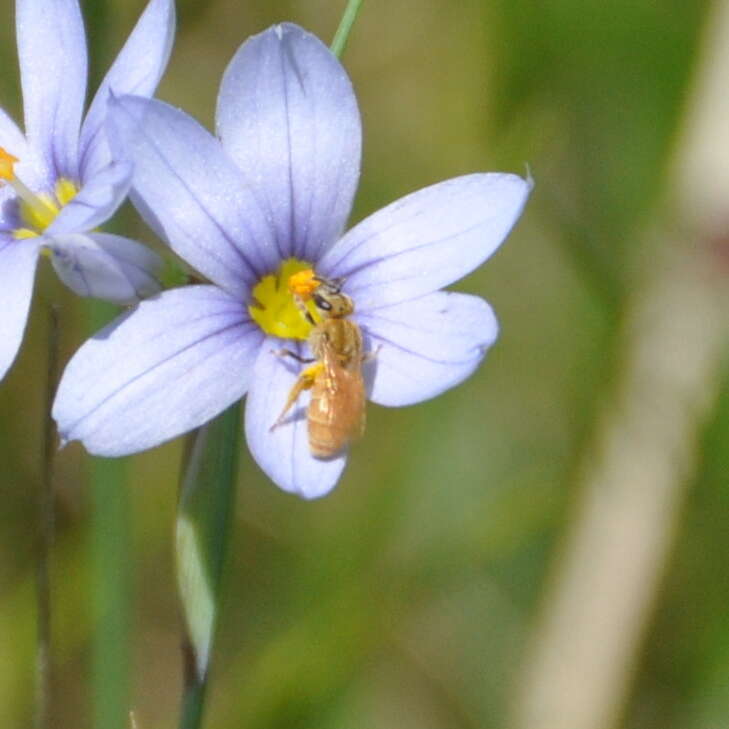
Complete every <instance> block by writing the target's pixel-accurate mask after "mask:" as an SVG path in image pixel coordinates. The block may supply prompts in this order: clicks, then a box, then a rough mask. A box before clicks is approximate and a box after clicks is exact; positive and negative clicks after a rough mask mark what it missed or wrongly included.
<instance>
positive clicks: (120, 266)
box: [44, 233, 162, 305]
mask: <svg viewBox="0 0 729 729" xmlns="http://www.w3.org/2000/svg"><path fill="white" fill-rule="evenodd" d="M44 242H45V244H46V246H47V247H48V249H49V250H50V251H51V254H52V259H51V260H52V262H53V267H54V268H55V269H56V273H57V274H58V276H59V278H60V279H61V280H62V281H63V283H65V284H66V286H68V287H69V288H70V289H71V290H72V291H74V292H75V293H77V294H78V295H79V296H92V297H94V298H96V299H104V300H105V301H111V302H112V303H115V304H122V305H123V304H134V303H136V302H137V301H138V300H139V299H142V298H145V297H147V296H152V294H156V293H158V292H159V290H160V288H161V287H160V283H159V281H158V280H157V278H156V275H157V274H159V272H160V271H161V269H162V260H161V259H160V257H159V256H158V255H157V254H156V253H153V252H152V251H151V250H149V248H147V247H146V246H143V245H142V244H141V243H137V242H136V241H134V240H130V239H129V238H122V237H121V236H119V235H111V234H109V233H89V234H82V233H70V234H68V235H60V236H54V237H52V238H49V237H44Z"/></svg>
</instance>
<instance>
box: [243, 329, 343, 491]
mask: <svg viewBox="0 0 729 729" xmlns="http://www.w3.org/2000/svg"><path fill="white" fill-rule="evenodd" d="M291 346H292V343H291V342H288V341H287V342H283V341H282V340H280V339H275V338H273V337H268V338H267V339H266V341H265V343H264V344H263V346H262V347H261V352H260V354H259V356H258V360H257V361H256V364H255V368H254V373H253V379H252V381H251V385H250V389H249V391H248V395H247V397H246V415H245V430H246V439H247V441H248V447H249V448H250V450H251V453H252V454H253V457H254V458H255V459H256V462H257V463H258V465H259V466H260V467H261V468H262V469H263V471H264V472H265V474H266V475H267V476H268V477H269V478H270V479H271V480H272V481H273V482H274V483H276V484H277V485H278V486H280V487H281V488H282V489H283V490H284V491H289V492H291V493H295V494H298V495H299V496H303V497H304V498H306V499H315V498H318V497H319V496H324V494H326V493H328V492H329V491H331V490H332V489H333V488H334V486H335V485H336V483H337V481H338V480H339V476H340V475H341V473H342V470H343V469H344V465H345V463H346V461H347V456H346V453H342V454H341V455H339V456H337V457H336V458H332V459H327V460H322V459H319V458H314V456H312V455H311V451H310V450H309V439H308V435H307V429H306V406H307V405H308V403H309V393H308V392H305V393H303V394H302V395H301V397H300V398H299V402H298V403H296V405H295V406H294V407H293V408H292V409H291V410H290V411H289V415H288V416H287V417H286V420H285V421H284V422H283V423H282V424H281V425H280V426H278V427H277V428H276V429H275V430H273V432H271V426H272V425H273V423H274V422H275V421H276V418H278V416H279V414H280V412H281V410H282V409H283V406H284V404H285V402H286V397H287V396H288V394H289V391H290V390H291V387H292V385H293V384H294V382H296V378H297V377H298V375H299V372H300V371H301V369H302V365H301V364H300V363H298V362H296V361H295V360H293V359H290V358H286V359H284V358H282V357H279V356H277V355H276V354H274V351H275V350H279V349H281V348H282V347H288V348H291ZM293 349H295V350H296V351H297V352H298V353H299V354H301V355H303V354H304V348H303V346H301V345H294V348H293Z"/></svg>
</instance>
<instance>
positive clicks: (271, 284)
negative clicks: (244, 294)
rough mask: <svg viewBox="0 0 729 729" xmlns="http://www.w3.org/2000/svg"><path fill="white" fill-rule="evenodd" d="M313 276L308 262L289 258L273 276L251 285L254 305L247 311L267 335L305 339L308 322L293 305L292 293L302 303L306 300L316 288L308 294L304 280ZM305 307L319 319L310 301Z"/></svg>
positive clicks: (308, 331)
mask: <svg viewBox="0 0 729 729" xmlns="http://www.w3.org/2000/svg"><path fill="white" fill-rule="evenodd" d="M314 275H315V274H314V271H313V270H312V268H311V264H310V263H306V262H305V261H299V260H298V259H296V258H289V259H287V260H286V261H283V262H282V263H281V266H280V267H279V269H278V271H277V272H276V274H269V275H268V276H264V277H263V278H262V279H261V280H260V281H259V282H258V283H257V284H256V285H255V286H254V288H253V298H254V300H255V303H254V304H252V305H251V306H249V307H248V311H249V312H250V314H251V316H252V317H253V320H254V321H255V322H256V323H257V324H258V326H260V327H261V329H263V331H264V332H266V334H272V335H273V336H275V337H280V338H281V339H302V340H303V339H308V337H309V333H310V332H311V323H310V322H308V321H307V320H306V318H305V317H304V316H303V314H302V312H301V310H300V309H299V307H298V306H297V305H296V301H295V300H294V294H296V295H297V296H298V297H299V298H300V300H301V301H306V300H307V299H308V298H309V296H310V294H311V291H313V290H314V289H315V288H316V285H315V286H313V287H312V288H311V290H309V291H308V292H307V289H308V287H309V284H307V283H306V281H307V280H309V279H311V278H313V276H314ZM292 279H293V280H294V284H293V285H292V283H291V282H292ZM297 282H298V283H297ZM317 285H318V284H317ZM294 286H295V287H294ZM306 308H307V310H308V311H309V313H310V314H311V315H312V317H314V319H315V320H318V318H319V317H318V312H317V311H316V307H315V306H314V303H313V302H312V301H307V303H306Z"/></svg>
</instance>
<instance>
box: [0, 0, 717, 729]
mask: <svg viewBox="0 0 729 729" xmlns="http://www.w3.org/2000/svg"><path fill="white" fill-rule="evenodd" d="M83 5H84V12H85V14H86V19H87V27H88V28H89V33H90V36H91V43H92V50H93V52H94V58H93V66H92V70H93V71H94V73H95V74H96V77H97V78H98V77H99V76H100V74H101V73H103V71H104V70H105V69H106V68H107V67H108V64H109V63H110V61H111V60H112V59H113V58H114V56H115V54H116V51H117V49H118V48H119V47H120V45H121V43H122V42H123V40H124V38H125V37H126V35H127V34H128V32H129V30H130V29H131V27H132V25H133V23H134V21H135V19H136V17H137V16H138V14H139V12H140V11H141V9H142V7H143V2H141V0H109V2H108V3H106V4H103V5H102V4H99V3H97V2H95V1H94V0H86V2H84V3H83ZM343 6H344V3H343V2H342V3H340V2H332V1H331V0H327V1H325V0H299V1H298V2H296V1H294V0H291V1H289V2H282V1H279V0H246V1H245V2H240V1H239V0H204V1H199V0H183V1H182V2H178V10H179V24H178V34H177V41H176V45H175V48H174V51H173V55H172V60H171V63H170V66H169V70H168V73H167V75H166V77H165V79H164V81H163V83H162V85H161V88H160V91H159V96H160V97H161V98H163V99H164V100H166V101H169V102H171V103H173V104H175V105H178V106H181V107H183V108H185V109H187V110H188V111H190V112H191V113H192V114H193V115H195V116H196V117H197V118H198V119H200V120H201V121H202V122H204V123H205V124H206V125H208V127H212V121H213V112H214V105H215V98H216V93H217V86H218V83H219V79H220V76H221V74H222V72H223V70H224V68H225V66H226V64H227V62H228V61H229V59H230V58H231V56H232V54H233V53H234V51H235V49H236V48H237V47H238V45H239V44H240V43H241V42H242V41H243V40H244V39H245V38H246V37H247V36H248V35H251V34H253V33H257V32H260V31H261V30H263V29H264V28H266V27H268V26H269V25H271V24H273V23H275V22H278V21H282V20H290V21H293V22H296V23H299V24H300V25H303V26H305V27H306V28H308V29H310V30H311V31H313V32H315V33H316V34H317V35H319V36H320V37H321V38H322V39H324V40H325V41H326V42H329V41H330V40H331V38H332V36H333V34H334V31H335V29H336V26H337V24H338V22H339V18H340V15H341V12H342V10H343ZM710 11H711V7H710V5H709V3H707V2H702V1H694V2H680V1H679V0H663V1H662V2H660V3H657V2H654V0H630V2H628V0H616V1H615V2H612V3H603V2H601V1H599V2H598V1H597V0H582V1H581V2H577V1H576V0H549V2H535V1H528V0H489V1H488V2H486V1H481V0H463V1H462V2H453V1H452V0H389V1H388V2H385V1H384V0H366V2H365V5H364V8H363V11H362V13H361V15H360V19H359V21H358V22H357V24H356V25H355V27H354V30H353V33H352V35H351V37H350V42H349V46H348V48H347V50H346V52H345V54H344V63H345V66H346V67H347V69H348V71H349V73H350V75H351V77H352V80H353V83H354V86H355V90H356V92H357V94H358V98H359V104H360V109H361V113H362V117H363V124H364V159H363V169H362V177H361V187H360V192H359V195H358V197H357V201H356V206H355V210H354V213H353V221H356V220H359V219H361V218H362V217H364V216H365V215H367V214H369V213H370V212H373V211H375V210H377V209H378V208H380V207H381V206H383V205H385V204H387V203H388V202H390V201H392V200H394V199H396V198H398V197H400V196H402V195H404V194H406V193H408V192H410V191H413V190H415V189H418V188H421V187H424V186H426V185H428V184H431V183H433V182H437V181H439V180H442V179H445V178H448V177H452V176H456V175H460V174H464V173H468V172H473V171H479V170H508V171H514V172H517V173H520V174H521V173H524V171H525V165H526V164H528V165H529V167H530V170H531V172H532V174H533V176H534V178H535V180H536V188H535V191H534V194H533V196H532V198H531V200H530V202H529V204H528V206H527V209H526V213H525V215H524V217H523V219H522V220H521V222H520V223H519V225H518V226H517V228H516V230H515V231H514V233H513V234H512V235H511V237H510V238H509V240H508V242H507V243H506V244H505V245H504V247H503V249H502V250H500V251H499V252H498V253H497V254H496V255H495V256H494V257H493V259H492V260H490V261H489V262H488V263H487V264H486V265H484V266H483V267H482V268H481V269H479V270H478V271H476V272H475V273H474V274H472V275H471V276H469V277H468V278H467V279H465V280H464V281H462V282H459V283H458V285H457V287H456V288H457V289H458V290H461V291H467V292H472V293H478V294H480V295H483V296H484V297H486V298H487V299H488V300H489V301H490V302H491V304H492V305H493V307H494V309H495V310H496V312H497V315H498V316H499V319H500V322H501V326H502V334H501V337H500V339H499V341H498V342H497V344H496V346H495V347H494V348H493V350H492V351H491V352H490V353H489V355H488V357H487V358H486V360H485V362H484V364H483V366H482V367H481V368H480V369H479V370H478V371H477V373H476V374H475V375H474V376H473V377H472V378H471V379H470V380H469V381H467V382H466V383H464V384H463V385H462V386H460V387H458V388H457V389H455V390H452V391H450V392H448V393H446V394H445V395H443V396H442V397H439V398H437V399H436V400H433V401H431V402H427V403H424V404H422V405H419V406H416V407H411V408H407V409H402V410H388V409H384V408H379V407H376V406H370V409H369V424H368V432H367V434H366V436H365V438H364V439H363V441H362V442H361V443H358V444H357V445H356V447H354V448H353V451H352V456H351V459H350V464H349V467H348V469H347V471H346V472H345V475H344V477H343V478H342V480H341V482H340V484H339V486H338V487H337V489H336V490H335V491H334V492H333V493H332V494H331V495H330V496H329V497H327V498H325V499H322V500H320V501H316V502H309V503H307V502H305V501H302V500H299V499H298V498H295V497H292V496H289V495H287V494H284V493H283V492H281V491H279V490H278V489H277V488H276V487H275V486H274V485H272V484H271V483H270V482H269V481H268V480H267V479H266V478H265V477H264V476H263V475H262V474H261V473H260V472H259V470H258V468H257V466H256V465H255V464H254V463H253V462H252V460H251V459H250V457H249V456H248V454H247V452H246V450H245V446H244V444H241V448H242V457H241V466H240V480H239V489H238V494H237V506H236V512H235V519H234V524H233V536H232V545H231V551H230V559H229V563H228V571H227V574H226V581H225V593H224V601H223V606H222V615H221V624H220V634H219V639H218V643H217V649H216V654H215V659H214V661H215V665H214V677H213V688H212V693H211V695H210V705H209V707H208V709H209V714H208V717H207V722H206V726H207V727H215V728H216V729H237V728H238V727H246V729H279V728H280V729H283V728H286V729H308V728H312V729H313V728H314V727H316V729H327V728H329V727H331V728H332V729H333V728H334V727H337V729H350V728H351V729H355V728H359V727H378V729H390V728H392V729H396V728H397V729H410V728H411V727H412V728H413V729H415V728H416V727H417V728H418V729H446V728H448V729H460V728H463V729H475V728H476V727H483V728H484V729H488V728H493V729H497V728H500V727H504V726H505V725H506V723H507V721H508V716H509V714H510V713H511V711H512V708H513V707H512V703H513V702H514V700H515V697H516V696H517V695H518V686H519V685H520V681H521V670H522V667H523V660H524V654H525V648H526V646H527V645H528V643H529V641H530V639H531V635H532V631H533V630H534V627H535V616H536V615H537V610H538V607H539V605H540V604H541V600H542V599H543V595H544V587H545V578H546V576H547V574H548V570H549V569H551V568H553V565H554V560H555V559H556V556H557V554H558V552H557V549H558V546H559V544H560V540H561V538H562V537H563V535H564V533H565V530H566V529H567V528H568V526H569V524H570V520H571V519H572V518H573V516H574V513H575V501H576V497H577V496H578V494H579V490H580V482H579V479H578V478H577V470H578V464H579V462H580V460H581V457H582V454H583V453H584V449H585V448H586V447H587V446H588V444H589V443H590V439H591V437H592V436H593V433H594V427H595V426H594V423H595V416H596V413H597V412H598V409H599V407H600V404H601V403H602V402H603V400H604V399H605V398H606V397H608V396H609V394H610V392H611V388H612V387H613V384H614V381H615V378H616V373H617V371H618V368H619V366H620V362H621V359H622V357H621V352H620V342H621V340H620V338H619V336H617V332H618V331H619V325H620V322H621V319H622V317H623V315H624V311H625V309H626V307H627V306H629V305H630V301H631V297H632V296H633V295H634V294H635V293H636V292H635V289H636V287H637V286H639V285H640V284H639V283H636V282H637V281H639V280H640V273H641V271H642V270H643V267H645V266H646V265H648V266H650V255H652V254H651V253H650V251H649V252H646V251H645V250H643V249H642V248H641V246H643V237H642V232H643V231H644V230H645V229H646V228H647V227H650V226H653V225H659V224H660V216H661V215H662V212H661V211H662V209H663V208H662V206H661V200H662V199H663V197H664V195H666V193H667V188H668V186H669V182H670V180H669V176H668V171H669V169H670V163H671V160H672V155H673V154H674V153H675V151H676V143H677V140H678V135H679V132H680V130H681V128H682V124H683V122H684V119H685V115H686V113H687V110H688V105H689V101H690V90H691V88H692V86H691V84H692V81H693V79H694V75H695V73H696V71H697V70H698V65H699V59H700V57H701V56H700V52H701V50H702V40H703V38H704V37H705V36H704V31H705V30H706V27H707V26H708V24H709V22H710V17H711V16H710V15H709V13H710ZM12 14H13V3H12V2H11V1H10V0H2V3H1V4H0V18H1V19H2V23H0V68H1V69H2V70H1V71H0V102H1V103H2V106H3V107H4V108H5V109H6V110H8V111H9V112H10V113H12V114H13V115H14V116H15V118H16V119H19V118H20V108H21V107H20V101H19V95H18V76H17V59H16V51H15V44H14V28H13V23H12V22H11V18H12ZM727 42H729V39H727ZM727 123H728V124H729V121H728V122H727ZM124 215H126V216H127V217H126V218H125V219H124V220H125V221H127V222H126V223H125V224H127V225H130V226H131V227H132V232H133V233H134V234H135V235H136V236H138V237H139V238H140V239H142V240H146V241H148V242H150V243H153V242H154V239H153V236H152V234H151V233H150V232H148V231H147V230H146V229H145V228H144V227H143V226H142V225H141V224H140V223H139V222H138V221H137V220H136V217H135V215H134V213H133V211H127V212H126V213H124ZM649 254H650V255H649ZM37 291H38V294H39V295H38V297H37V298H36V301H35V305H34V310H33V315H32V317H31V321H30V324H29V332H28V336H27V340H26V342H25V345H24V347H23V350H22V353H21V355H20V358H19V360H18V361H17V362H16V364H15V366H14V368H13V370H12V371H11V373H10V375H9V376H8V377H7V378H6V380H5V381H4V382H3V383H2V386H1V387H0V422H1V426H0V427H1V428H2V430H1V432H2V438H0V457H1V458H2V477H1V478H0V497H1V498H2V502H1V503H2V509H0V550H2V554H3V555H4V557H3V559H2V560H0V726H2V727H3V729H5V728H7V729H16V728H17V729H21V728H25V727H28V726H31V724H32V716H33V691H34V668H33V660H34V657H33V656H34V635H35V602H34V575H35V562H34V548H35V541H36V536H35V535H36V532H37V482H38V479H39V473H40V468H41V467H40V464H39V456H38V454H39V452H40V451H39V449H40V443H41V430H42V422H43V397H44V392H43V387H42V386H41V384H40V383H42V382H43V381H44V378H45V347H46V339H47V332H48V324H47V308H48V305H49V303H50V302H57V303H58V306H59V314H60V318H61V340H62V356H63V358H64V360H65V359H67V358H68V357H69V356H70V355H71V354H72V353H73V351H74V349H75V347H76V346H78V344H79V343H80V342H81V341H82V340H83V338H84V337H85V336H86V335H87V334H88V333H90V331H91V330H92V326H93V325H92V323H91V319H92V318H95V319H97V320H98V317H99V314H98V312H97V313H96V314H94V315H93V316H92V315H90V314H89V307H88V305H87V303H86V302H82V301H79V300H75V299H73V298H72V297H71V296H70V295H67V292H66V291H65V290H63V289H62V287H61V286H60V285H59V284H58V282H57V281H56V280H55V278H54V277H53V276H52V275H51V274H49V272H48V271H47V270H44V271H42V272H41V275H40V276H39V280H38V286H37ZM725 373H726V370H725ZM698 436H699V443H700V450H699V452H697V454H696V459H697V460H696V463H697V469H696V472H695V473H693V474H691V476H690V480H691V483H690V491H689V492H688V497H687V498H686V499H685V501H684V502H683V505H682V512H681V515H680V521H679V524H678V532H677V539H676V542H675V544H674V545H673V548H672V551H671V556H670V563H669V564H668V565H667V568H666V575H665V578H664V579H663V582H662V586H661V589H660V592H659V594H658V595H657V602H656V608H655V614H654V615H653V618H652V621H651V627H650V630H649V632H648V635H647V639H646V641H645V643H644V644H643V645H642V646H641V648H640V652H639V658H638V665H637V668H636V675H635V677H634V680H633V682H632V685H631V689H630V693H629V700H628V705H627V708H626V709H625V712H624V714H623V718H622V719H621V726H625V727H630V728H631V729H649V728H650V729H658V728H660V729H679V728H680V729H704V728H706V729H709V728H711V729H713V728H715V727H721V726H729V608H728V607H727V606H728V605H729V568H728V567H727V559H726V557H725V554H726V553H727V551H729V528H728V525H729V510H728V508H727V507H729V477H728V476H727V474H729V448H728V447H727V446H728V444H729V376H725V377H724V384H723V387H722V391H721V396H720V397H719V399H718V400H717V402H716V403H715V404H714V405H713V406H712V408H711V414H710V418H709V422H708V425H707V426H706V427H705V428H704V429H702V430H701V432H700V433H699V434H698ZM180 455H181V443H180V442H179V441H178V442H174V443H171V444H169V445H166V446H164V447H162V448H159V449H157V450H155V451H153V452H149V453H145V454H142V455H139V456H137V457H134V458H130V459H126V460H125V462H124V463H123V464H122V465H121V466H120V465H113V466H111V467H108V466H104V465H100V466H97V467H98V468H101V469H102V472H106V473H108V482H107V483H106V484H104V485H103V486H102V489H103V488H105V489H107V491H108V498H110V499H116V500H118V502H119V504H120V507H119V509H120V513H121V514H122V515H124V512H125V510H126V511H127V515H126V516H127V523H126V524H125V525H124V528H123V530H122V535H121V537H120V542H119V548H120V549H121V550H123V552H122V553H123V560H124V562H125V564H126V567H127V568H128V573H129V576H130V581H131V584H132V589H131V594H129V595H128V596H127V597H126V598H125V597H124V596H122V598H121V599H122V600H126V599H129V605H130V614H129V616H128V625H127V627H128V638H127V639H126V641H127V642H126V645H127V647H128V649H129V656H130V658H129V660H130V662H131V677H132V678H131V697H132V698H131V700H132V706H133V708H134V710H135V713H136V720H137V723H138V727H139V729H157V728H159V729H167V728H169V727H173V726H176V722H177V711H178V702H179V693H180V687H181V667H180V664H181V661H180V653H179V643H180V635H181V631H182V624H181V619H180V611H179V607H178V604H177V598H176V585H175V576H174V555H173V551H172V550H173V532H174V515H175V505H176V499H177V488H178V475H179V461H180ZM91 468H92V466H90V463H89V459H88V458H86V456H85V455H84V453H83V451H82V449H81V447H80V446H79V445H78V444H74V445H72V446H70V447H68V448H66V449H65V450H64V451H62V452H60V453H59V454H58V456H57V458H56V477H55V487H56V493H57V502H56V506H57V524H56V528H57V534H56V542H55V545H54V551H53V561H52V589H53V607H54V617H53V621H54V622H53V633H54V641H55V647H54V649H55V651H56V654H57V659H56V660H57V669H58V670H57V674H56V688H57V693H56V700H55V709H54V715H53V720H54V723H53V726H58V727H73V728H74V729H81V728H82V727H90V726H91V725H92V709H91V700H92V697H91V694H92V689H91V687H92V686H93V685H95V684H94V683H93V679H92V666H93V665H94V664H93V661H92V659H91V656H92V654H93V649H92V636H93V634H94V625H93V623H94V618H93V616H94V615H95V613H94V611H93V609H92V607H91V606H92V604H93V602H94V600H97V601H98V600H99V599H100V596H99V595H94V594H93V592H94V587H93V584H92V579H91V575H92V570H91V567H90V565H91V555H92V553H93V549H94V545H95V541H94V539H95V538H94V537H93V536H92V530H91V521H92V514H93V510H92V508H91V501H92V499H91V495H90V491H89V487H88V483H87V476H88V474H89V473H90V470H91ZM104 469H107V470H106V471H104ZM120 469H121V470H120ZM120 491H121V493H120ZM97 495H98V493H97ZM102 496H103V492H102ZM102 597H103V596H102ZM121 607H123V605H122V606H121ZM111 609H112V610H113V609H114V604H113V602H112V606H111ZM122 629H124V622H123V621H122ZM124 661H125V659H124V657H123V656H121V657H120V658H119V666H120V668H121V670H122V671H123V668H124ZM555 729H560V728H559V726H555Z"/></svg>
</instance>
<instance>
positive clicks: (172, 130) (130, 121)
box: [109, 96, 278, 299]
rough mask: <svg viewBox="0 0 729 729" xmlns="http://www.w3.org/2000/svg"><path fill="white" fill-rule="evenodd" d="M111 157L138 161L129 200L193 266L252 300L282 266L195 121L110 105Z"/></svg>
mask: <svg viewBox="0 0 729 729" xmlns="http://www.w3.org/2000/svg"><path fill="white" fill-rule="evenodd" d="M109 124H110V128H112V129H113V130H114V134H113V135H112V137H111V138H110V143H111V145H112V151H113V152H114V154H115V155H117V156H118V157H119V158H121V159H124V158H126V155H129V158H130V159H131V160H132V161H133V162H134V165H135V167H134V183H133V184H134V189H133V195H132V200H133V201H134V203H135V204H136V205H137V207H138V208H139V209H140V212H141V213H142V215H144V217H145V219H146V220H147V222H148V223H149V224H150V225H151V226H152V228H154V230H156V231H157V232H158V233H159V234H160V235H161V236H162V237H163V238H164V239H165V240H167V241H168V242H169V244H170V246H171V247H172V248H173V249H174V250H175V252H176V253H178V254H179V255H180V256H181V257H182V258H183V259H184V260H185V261H187V262H188V263H189V264H190V265H191V266H193V267H194V268H196V269H197V270H198V271H200V273H202V274H203V275H204V276H207V277H208V278H209V279H210V280H211V281H213V282H214V283H216V284H218V285H219V286H222V287H223V288H225V289H227V290H228V291H230V292H231V293H232V294H235V295H237V296H240V297H241V298H244V299H247V298H248V297H249V295H250V289H251V287H252V286H253V285H254V284H255V283H256V282H257V280H258V278H259V277H260V275H261V274H262V273H265V272H270V271H273V270H274V269H275V267H276V265H277V263H278V257H277V254H276V250H275V246H274V243H273V237H272V231H271V228H270V226H269V223H268V221H267V220H266V219H265V217H264V216H263V213H262V211H261V209H260V208H259V206H258V203H257V202H256V201H255V198H254V197H253V194H252V193H251V192H250V190H249V189H248V188H247V186H246V183H245V181H244V179H243V176H242V174H241V172H240V170H238V168H237V167H236V166H235V165H234V164H233V162H232V160H231V159H230V158H229V157H228V156H227V155H226V154H225V152H224V151H223V148H222V147H221V146H220V142H219V141H218V140H217V139H215V137H213V136H212V135H211V134H210V133H209V132H208V131H206V130H205V129H204V128H203V127H201V126H200V125H199V124H198V123H197V122H196V121H195V120H194V119H193V118H192V117H190V116H188V115H187V114H185V113H184V112H182V111H180V110H179V109H174V108H172V107H171V106H168V105H167V104H163V103H162V102H160V101H156V100H147V99H141V98H139V97H136V96H124V97H122V98H121V99H118V100H113V101H111V102H110V103H109Z"/></svg>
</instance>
